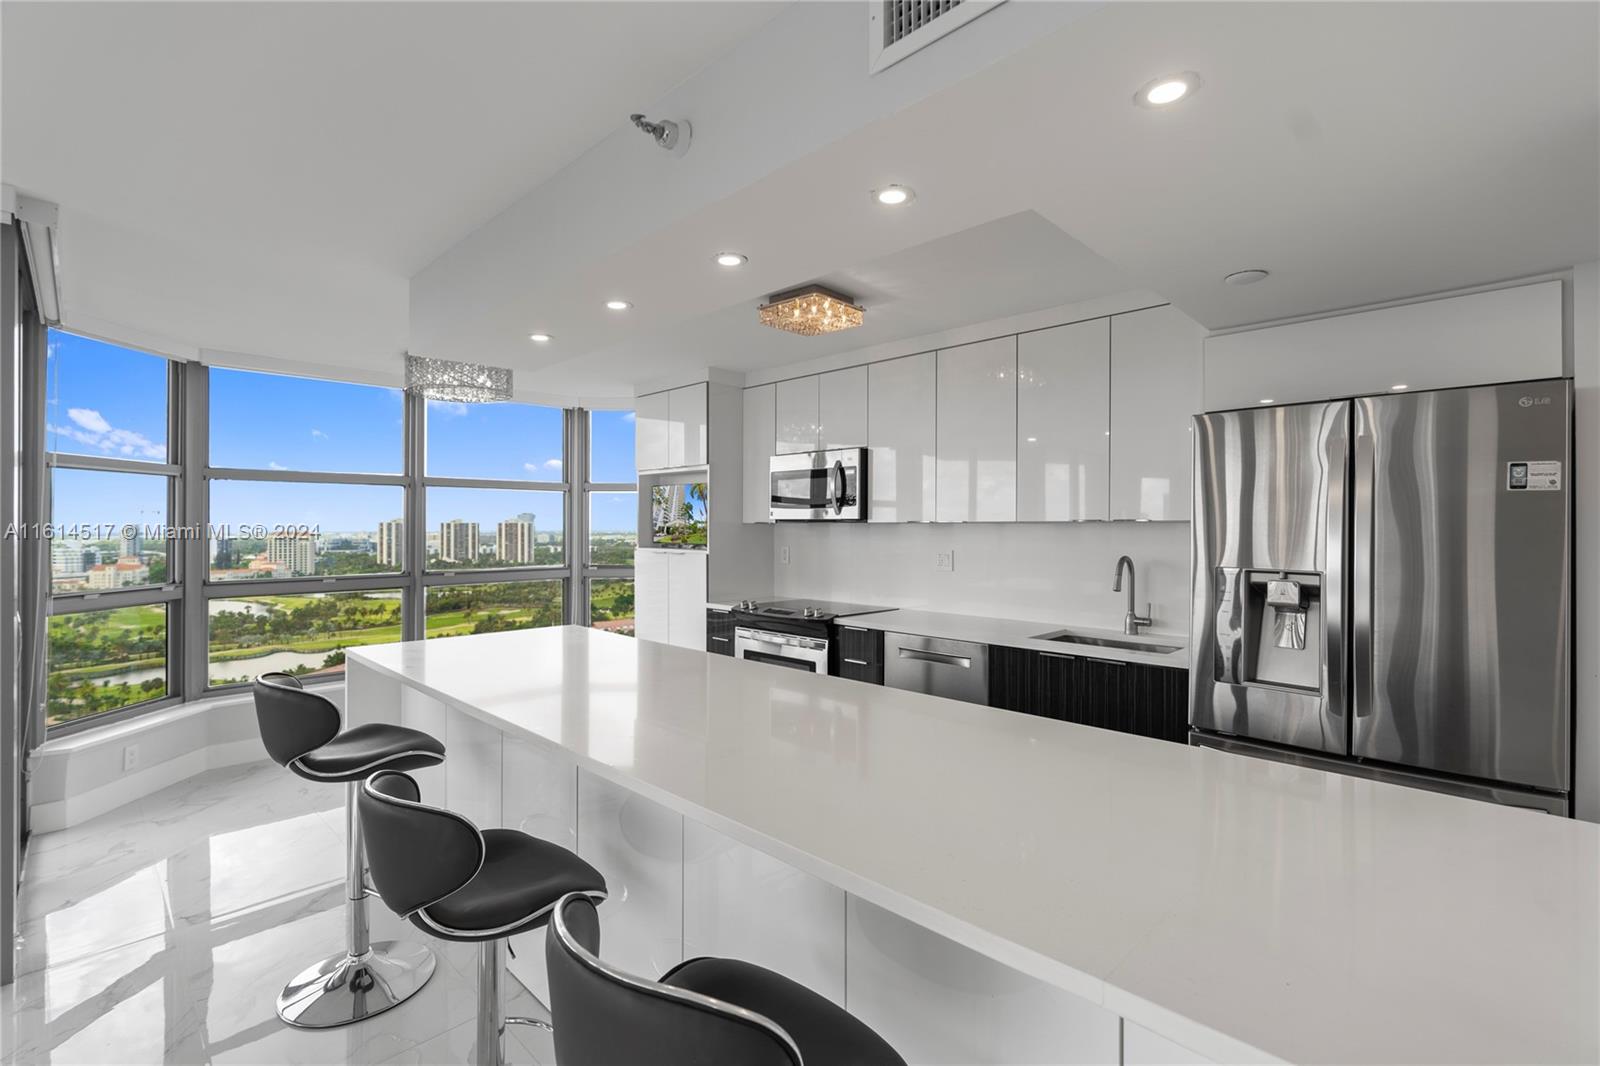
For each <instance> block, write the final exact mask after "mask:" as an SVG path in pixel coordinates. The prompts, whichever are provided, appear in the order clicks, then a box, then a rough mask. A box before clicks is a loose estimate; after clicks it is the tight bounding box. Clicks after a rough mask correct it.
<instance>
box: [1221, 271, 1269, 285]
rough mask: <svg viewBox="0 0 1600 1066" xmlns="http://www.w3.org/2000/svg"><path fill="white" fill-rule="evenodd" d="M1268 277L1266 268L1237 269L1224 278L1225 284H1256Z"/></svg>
mask: <svg viewBox="0 0 1600 1066" xmlns="http://www.w3.org/2000/svg"><path fill="white" fill-rule="evenodd" d="M1266 277H1267V272H1266V271H1265V270H1235V271H1234V272H1233V273H1232V274H1229V275H1228V276H1227V277H1225V278H1223V279H1222V282H1223V284H1225V285H1254V284H1255V283H1256V282H1258V281H1262V280H1264V279H1265V278H1266Z"/></svg>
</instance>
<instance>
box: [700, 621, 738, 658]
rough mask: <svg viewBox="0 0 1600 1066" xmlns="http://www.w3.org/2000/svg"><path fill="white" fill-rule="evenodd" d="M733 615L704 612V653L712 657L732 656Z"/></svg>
mask: <svg viewBox="0 0 1600 1066" xmlns="http://www.w3.org/2000/svg"><path fill="white" fill-rule="evenodd" d="M733 628H734V627H733V613H732V612H731V611H707V612H706V651H708V652H710V653H711V654H713V655H726V656H729V657H730V658H731V657H732V655H733Z"/></svg>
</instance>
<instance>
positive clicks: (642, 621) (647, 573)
mask: <svg viewBox="0 0 1600 1066" xmlns="http://www.w3.org/2000/svg"><path fill="white" fill-rule="evenodd" d="M671 559H672V553H671V552H667V551H663V550H660V549H654V550H652V549H648V548H641V549H640V550H638V551H636V552H634V555H633V633H634V636H636V637H638V638H639V639H640V640H654V641H658V642H660V643H662V644H666V643H668V642H669V640H670V637H671V622H670V619H671V601H672V585H671V579H670V577H669V569H670V563H671Z"/></svg>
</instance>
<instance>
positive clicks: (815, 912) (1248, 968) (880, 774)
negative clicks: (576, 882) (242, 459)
mask: <svg viewBox="0 0 1600 1066" xmlns="http://www.w3.org/2000/svg"><path fill="white" fill-rule="evenodd" d="M348 663H349V666H348V670H349V719H350V721H351V722H352V723H360V722H366V721H377V720H389V721H399V722H403V723H404V724H407V725H413V726H416V727H418V728H424V729H427V730H428V731H430V732H433V733H434V734H435V735H437V736H440V737H441V739H443V740H444V741H445V743H446V746H447V750H448V757H447V760H446V764H445V766H443V767H440V768H438V769H436V770H432V771H428V772H427V773H425V774H421V775H419V779H420V780H421V781H422V787H423V798H424V799H425V800H429V801H432V802H439V803H444V804H447V805H449V806H450V807H452V808H454V809H457V810H460V811H461V812H462V813H463V814H466V815H468V816H469V817H473V818H475V819H476V820H478V821H479V823H480V824H482V825H489V824H505V825H512V826H518V827H521V828H524V829H527V830H528V831H530V832H535V833H537V834H539V835H542V836H545V837H547V838H549V839H552V840H556V841H557V842H559V843H563V844H565V845H567V846H571V847H575V848H576V849H577V850H578V851H579V852H580V853H581V854H584V855H585V857H586V858H589V859H590V861H591V862H594V863H595V864H596V866H598V867H599V869H600V870H601V871H602V872H603V873H604V874H605V875H606V877H607V879H608V882H609V883H610V886H611V891H612V898H611V899H610V900H609V901H608V902H607V903H606V904H605V906H604V907H603V908H602V912H601V921H602V927H603V930H604V938H603V941H602V955H604V956H606V957H607V958H608V959H610V960H611V961H613V962H615V963H617V964H618V965H621V966H623V967H624V968H628V969H635V970H637V971H640V972H646V973H648V974H650V975H653V974H654V973H655V972H659V971H660V970H662V969H665V968H666V967H667V966H669V965H671V964H672V963H674V962H676V961H678V959H679V958H681V957H686V956H689V955H695V954H706V953H717V954H730V955H740V956H743V957H746V958H751V959H752V960H753V961H756V962H761V963H763V964H766V965H771V966H774V967H775V968H777V969H781V970H784V971H785V972H787V973H789V974H790V975H791V976H794V977H795V978H796V979H798V980H801V981H804V982H805V983H807V984H809V985H811V986H812V987H814V988H816V989H817V990H818V991H819V992H822V993H823V994H825V995H829V996H830V997H832V998H835V999H837V1000H839V1001H841V1002H843V1003H845V1005H846V1006H848V1007H849V1008H850V1009H851V1010H853V1011H855V1012H857V1013H858V1014H860V1015H861V1016H862V1017H863V1018H864V1019H865V1020H866V1021H868V1023H869V1024H872V1025H874V1026H876V1027H878V1028H879V1030H880V1031H881V1032H883V1034H884V1035H885V1037H886V1038H888V1039H889V1040H890V1041H891V1042H893V1043H896V1044H897V1046H899V1048H900V1050H901V1052H902V1053H903V1054H904V1055H905V1056H906V1057H907V1059H909V1060H911V1061H964V1062H975V1061H985V1062H1010V1061H1058V1062H1068V1061H1073V1062H1076V1061H1107V1060H1116V1059H1118V1058H1120V1059H1121V1060H1122V1061H1124V1062H1130V1063H1132V1062H1141V1061H1142V1062H1156V1061H1175V1060H1177V1059H1179V1058H1185V1057H1186V1058H1187V1059H1188V1060H1190V1061H1203V1060H1205V1059H1211V1060H1216V1061H1263V1060H1272V1059H1282V1060H1289V1061H1305V1062H1330V1061H1337V1062H1400V1061H1404V1062H1424V1061H1430V1062H1469V1061H1502V1062H1507V1061H1515V1062H1555V1061H1563V1062H1571V1061H1582V1062H1593V1061H1595V1060H1596V1059H1597V1058H1600V1011H1597V1010H1596V1007H1595V1005H1596V1004H1597V1003H1600V826H1595V825H1591V824H1587V823H1580V822H1573V821H1568V820H1564V819H1558V818H1554V817H1551V816H1547V815H1542V814H1536V813H1532V812H1529V811H1525V810H1517V809H1510V808H1503V807H1496V806H1491V805H1489V804H1485V803H1479V802H1475V801H1471V800H1465V799H1459V798H1454V797H1449V796H1442V795H1437V794H1434V793H1429V792H1420V791H1415V790H1410V789H1405V788H1401V787H1399V786H1394V785H1387V784H1380V783H1376V782H1370V781H1363V780H1359V779H1356V778H1352V777H1346V776H1342V775H1334V774H1326V773H1322V772H1320V771H1315V770H1309V769H1305V768H1301V767H1296V766H1289V765H1282V764H1276V763H1268V762H1262V761H1257V760H1251V759H1247V758H1242V757H1239V756H1234V755H1229V754H1226V753H1222V752H1217V751H1211V750H1205V749H1196V748H1186V747H1183V746H1180V745H1175V744H1167V743H1161V742H1158V741H1150V740H1146V739H1143V738H1138V737H1130V736H1126V735H1122V734H1118V733H1113V732H1108V731H1104V730H1098V729H1093V728H1086V727H1081V726H1075V725H1072V724H1069V723H1064V722H1057V721H1051V720H1048V719H1043V718H1037V717H1033V716H1029V715H1018V714H1004V713H997V712H995V711H992V710H989V709H987V708H984V707H978V706H972V705H968V704H963V703H957V702H953V701H949V700H943V699H938V698H936V697H930V696H924V695H920V694H916V693H910V692H901V691H895V690H891V689H883V688H878V687H876V686H868V685H860V684H855V683H852V682H848V681H844V680H841V679H838V678H830V677H817V676H814V675H811V674H804V673H799V672H794V671H788V670H782V669H777V668H774V667H770V666H765V665H762V664H759V663H750V662H743V661H740V660H735V659H730V658H727V657H723V656H714V655H707V654H704V653H702V652H696V651H691V650H687V649H682V648H675V647H671V646H668V645H664V644H657V643H653V642H649V641H635V640H631V639H629V638H626V637H619V636H614V635H611V634H607V633H602V632H598V631H594V630H590V629H585V628H579V627H564V628H556V629H544V630H532V631H521V632H512V633H498V634H489V635H484V636H474V637H460V638H453V639H448V640H436V641H429V642H416V643H407V644H396V645H385V646H378V647H367V648H360V649H351V651H350V652H349V657H348ZM523 939H524V940H526V939H527V938H523ZM532 946H533V945H532V944H530V943H524V944H522V945H520V947H519V951H518V954H519V955H520V956H521V957H522V958H521V959H520V960H519V963H518V965H517V969H516V972H517V974H518V976H519V977H520V978H522V979H523V981H524V982H525V983H527V984H529V985H530V986H533V987H534V989H535V991H541V988H540V986H541V985H542V974H541V973H540V972H539V969H540V968H539V966H538V960H539V959H540V958H541V957H542V953H541V952H539V951H537V950H527V949H528V948H531V947H532Z"/></svg>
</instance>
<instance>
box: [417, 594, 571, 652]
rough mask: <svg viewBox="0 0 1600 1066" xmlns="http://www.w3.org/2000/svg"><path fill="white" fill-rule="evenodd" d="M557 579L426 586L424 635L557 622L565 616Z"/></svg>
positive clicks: (440, 635) (476, 631)
mask: <svg viewBox="0 0 1600 1066" xmlns="http://www.w3.org/2000/svg"><path fill="white" fill-rule="evenodd" d="M563 584H564V583H563V582H560V581H500V582H495V583H494V584H489V585H441V586H437V587H434V588H431V589H429V590H428V631H427V637H428V639H429V640H432V639H433V638H435V637H459V636H464V635H466V634H469V633H498V632H500V631H501V630H505V629H536V628H538V627H540V626H558V625H560V624H561V623H562V622H563V621H564V620H565V618H566V614H565V612H564V610H563V603H562V600H563V597H562V594H561V587H562V585H563Z"/></svg>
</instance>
